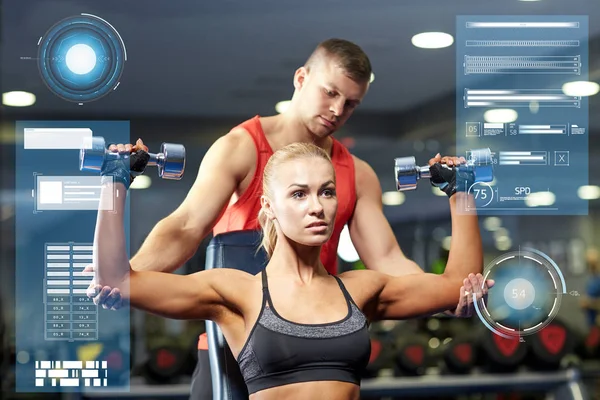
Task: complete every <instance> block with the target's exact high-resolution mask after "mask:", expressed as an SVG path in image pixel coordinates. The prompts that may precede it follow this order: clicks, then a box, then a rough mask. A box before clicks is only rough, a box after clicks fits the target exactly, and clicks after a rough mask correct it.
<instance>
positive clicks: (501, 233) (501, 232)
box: [493, 228, 510, 240]
mask: <svg viewBox="0 0 600 400" xmlns="http://www.w3.org/2000/svg"><path fill="white" fill-rule="evenodd" d="M493 236H494V239H496V240H498V239H500V238H503V237H509V236H510V232H509V231H508V229H506V228H498V229H496V230H495V231H494V233H493Z"/></svg>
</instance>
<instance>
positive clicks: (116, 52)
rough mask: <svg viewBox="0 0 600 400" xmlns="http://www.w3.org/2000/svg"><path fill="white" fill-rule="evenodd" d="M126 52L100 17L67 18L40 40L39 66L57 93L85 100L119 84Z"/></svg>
mask: <svg viewBox="0 0 600 400" xmlns="http://www.w3.org/2000/svg"><path fill="white" fill-rule="evenodd" d="M126 60H127V52H126V50H125V44H124V43H123V40H122V39H121V36H120V35H119V33H118V32H117V31H116V30H115V29H114V28H113V27H112V25H110V24H109V23H108V22H106V21H105V20H103V19H102V18H99V17H96V16H94V15H90V14H81V15H77V16H74V17H70V18H66V19H64V20H62V21H60V22H58V23H57V24H56V25H54V26H53V27H52V28H50V29H49V30H48V32H46V34H45V35H44V37H43V38H42V39H41V40H40V44H39V51H38V66H39V69H40V74H41V75H42V79H43V81H44V83H45V84H46V86H48V88H49V89H50V90H51V91H52V92H53V93H55V94H56V95H57V96H59V97H61V98H63V99H65V100H68V101H73V102H78V103H84V102H90V101H94V100H98V99H99V98H101V97H103V96H106V95H107V94H108V93H110V92H111V91H112V90H113V89H115V88H116V86H117V85H118V84H119V79H120V78H121V75H122V74H123V68H124V66H125V61H126Z"/></svg>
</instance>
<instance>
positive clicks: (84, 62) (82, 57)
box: [65, 43, 96, 75]
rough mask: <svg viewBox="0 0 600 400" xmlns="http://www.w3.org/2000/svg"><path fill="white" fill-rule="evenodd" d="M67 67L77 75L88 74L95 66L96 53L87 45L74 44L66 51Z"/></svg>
mask: <svg viewBox="0 0 600 400" xmlns="http://www.w3.org/2000/svg"><path fill="white" fill-rule="evenodd" d="M65 59H66V62H67V67H68V68H69V69H70V70H71V72H73V73H74V74H77V75H85V74H88V73H90V72H91V71H92V70H93V69H94V67H95V66H96V53H94V49H92V48H91V47H90V46H88V45H87V44H81V43H80V44H76V45H75V46H73V47H71V48H70V49H69V50H68V51H67V56H66V57H65Z"/></svg>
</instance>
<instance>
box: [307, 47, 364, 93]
mask: <svg viewBox="0 0 600 400" xmlns="http://www.w3.org/2000/svg"><path fill="white" fill-rule="evenodd" d="M322 58H329V59H333V60H334V61H335V62H337V63H338V66H339V67H340V68H342V69H343V70H344V71H345V72H346V75H347V76H348V77H349V78H350V79H352V80H354V81H356V82H369V81H370V80H371V72H372V69H371V61H370V60H369V57H368V56H367V54H366V53H365V52H364V51H363V49H361V48H360V46H358V45H357V44H355V43H352V42H350V41H348V40H344V39H336V38H333V39H328V40H325V41H324V42H321V43H319V45H318V46H317V48H316V49H315V50H314V51H313V53H312V54H311V55H310V57H309V58H308V60H307V61H306V65H305V66H306V68H307V70H308V71H309V72H310V68H311V66H313V65H315V63H316V62H318V61H320V60H321V59H322Z"/></svg>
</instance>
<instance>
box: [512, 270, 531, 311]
mask: <svg viewBox="0 0 600 400" xmlns="http://www.w3.org/2000/svg"><path fill="white" fill-rule="evenodd" d="M533 300H535V288H534V287H533V285H532V284H531V282H529V281H528V280H527V279H523V278H515V279H513V280H511V281H510V282H508V284H507V285H506V286H505V287H504V301H506V304H508V305H509V306H510V307H511V308H513V309H515V310H524V309H526V308H527V307H529V306H530V305H531V304H532V303H533Z"/></svg>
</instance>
